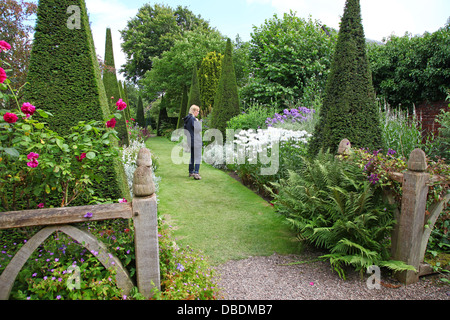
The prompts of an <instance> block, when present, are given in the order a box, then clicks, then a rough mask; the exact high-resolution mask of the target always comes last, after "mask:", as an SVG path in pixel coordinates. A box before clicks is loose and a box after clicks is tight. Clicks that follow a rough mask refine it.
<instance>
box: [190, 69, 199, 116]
mask: <svg viewBox="0 0 450 320" xmlns="http://www.w3.org/2000/svg"><path fill="white" fill-rule="evenodd" d="M197 72H198V70H197V67H194V70H192V83H191V89H190V91H189V101H188V107H189V108H190V107H191V106H192V105H194V104H195V105H196V106H199V107H200V108H201V107H202V102H201V99H200V87H199V85H198V74H197Z"/></svg>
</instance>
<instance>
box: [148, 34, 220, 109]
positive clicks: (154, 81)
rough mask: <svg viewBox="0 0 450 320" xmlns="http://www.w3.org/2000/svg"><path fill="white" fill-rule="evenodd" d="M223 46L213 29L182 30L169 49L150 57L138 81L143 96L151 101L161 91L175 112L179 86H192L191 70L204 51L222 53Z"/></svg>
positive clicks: (198, 61)
mask: <svg viewBox="0 0 450 320" xmlns="http://www.w3.org/2000/svg"><path fill="white" fill-rule="evenodd" d="M224 48H225V44H224V41H223V39H222V35H221V34H220V33H219V32H218V31H216V30H209V29H207V28H197V29H196V30H194V31H188V32H185V33H184V34H183V37H182V38H179V39H177V40H176V41H175V42H174V44H173V46H172V47H171V49H170V50H168V51H165V52H164V53H163V54H162V55H161V57H159V58H154V59H153V66H152V69H151V70H150V71H149V72H147V73H146V74H145V77H144V78H143V79H142V81H141V83H142V86H143V91H144V93H145V95H146V96H145V97H146V98H147V100H149V101H151V100H153V99H155V98H157V97H158V96H159V94H160V93H161V92H165V94H166V97H167V100H168V101H169V111H170V112H175V111H176V112H178V111H179V110H178V106H179V103H180V98H181V96H182V94H183V92H182V90H183V87H184V86H187V87H188V88H189V87H190V86H191V85H192V71H191V70H194V69H198V65H199V64H200V63H201V61H202V59H203V58H204V57H205V56H206V54H207V53H208V52H211V51H217V52H223V51H224ZM200 105H201V102H200V103H199V106H200Z"/></svg>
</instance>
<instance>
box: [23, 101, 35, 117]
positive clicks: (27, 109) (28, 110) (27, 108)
mask: <svg viewBox="0 0 450 320" xmlns="http://www.w3.org/2000/svg"><path fill="white" fill-rule="evenodd" d="M20 110H22V112H23V113H25V114H26V115H27V116H28V115H30V116H32V115H33V114H34V112H35V111H36V107H35V106H33V105H32V104H31V103H29V102H25V103H24V104H23V105H22V108H21V109H20Z"/></svg>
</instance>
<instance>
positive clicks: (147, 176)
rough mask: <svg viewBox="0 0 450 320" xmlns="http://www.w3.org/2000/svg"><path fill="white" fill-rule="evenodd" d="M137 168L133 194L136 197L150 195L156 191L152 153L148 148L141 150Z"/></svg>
mask: <svg viewBox="0 0 450 320" xmlns="http://www.w3.org/2000/svg"><path fill="white" fill-rule="evenodd" d="M136 164H137V166H138V167H137V168H136V171H135V172H134V177H133V194H134V196H135V197H148V196H151V195H152V194H154V193H155V184H154V183H153V178H152V154H151V152H150V150H148V149H147V148H142V149H141V150H139V154H138V157H137V160H136Z"/></svg>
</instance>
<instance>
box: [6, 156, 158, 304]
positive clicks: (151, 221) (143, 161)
mask: <svg viewBox="0 0 450 320" xmlns="http://www.w3.org/2000/svg"><path fill="white" fill-rule="evenodd" d="M136 164H137V166H138V167H137V169H136V171H135V173H134V179H133V193H134V198H133V201H132V203H131V204H129V203H116V204H106V205H94V206H80V207H67V208H55V209H39V210H25V211H10V212H2V213H1V214H0V230H5V229H12V228H20V227H30V226H47V227H45V228H44V229H42V230H40V231H39V232H38V233H37V234H35V235H34V236H33V237H32V238H31V239H30V240H29V241H27V243H25V245H24V246H23V247H22V248H21V249H20V250H19V251H18V252H17V253H16V255H15V256H14V257H13V259H12V260H11V262H10V263H9V264H8V266H7V267H6V268H5V270H4V271H3V273H2V274H1V275H0V300H7V299H8V298H9V295H10V292H11V289H12V287H13V285H14V281H15V279H16V276H17V274H18V273H19V272H20V270H21V268H22V267H23V265H24V264H25V263H26V261H27V260H28V258H29V257H30V256H31V254H32V253H33V252H34V250H36V248H37V247H38V246H39V245H40V244H41V243H42V242H43V241H45V240H46V239H47V238H48V237H49V236H50V235H51V234H53V233H54V232H57V231H62V232H64V233H66V234H67V235H69V236H71V237H72V238H74V239H75V240H77V241H78V242H79V243H81V244H82V245H83V246H84V247H85V248H87V249H88V250H90V251H95V252H98V255H96V256H97V258H98V259H99V260H100V262H101V263H102V264H103V265H104V266H105V268H108V267H111V268H113V270H115V271H116V272H117V274H116V280H117V285H118V287H119V288H120V289H123V291H124V294H129V292H130V291H131V289H132V288H133V283H132V281H131V279H130V277H129V275H128V273H127V272H126V270H125V269H124V268H123V266H122V264H121V263H120V261H119V259H117V258H116V257H115V256H113V255H112V254H111V253H109V252H108V251H107V248H106V246H105V245H104V244H103V243H102V242H101V241H99V240H98V239H97V238H95V237H94V236H92V234H90V233H88V232H86V231H83V230H80V229H78V228H76V227H74V226H71V225H69V224H72V223H79V222H86V221H101V220H111V219H133V224H134V229H135V230H134V231H135V250H136V251H135V254H136V275H137V286H138V288H139V292H140V293H141V294H142V295H144V296H145V297H147V298H150V297H151V296H152V291H153V289H154V288H155V287H156V288H158V289H160V288H161V284H160V269H159V244H158V221H157V201H156V194H155V186H154V184H153V180H152V171H151V170H152V169H151V165H152V161H151V153H150V150H148V149H146V148H142V149H141V150H140V151H139V154H138V157H137V161H136ZM88 213H89V214H88ZM111 259H112V261H111ZM112 262H114V263H112Z"/></svg>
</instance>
